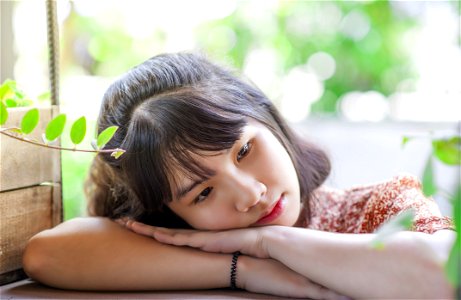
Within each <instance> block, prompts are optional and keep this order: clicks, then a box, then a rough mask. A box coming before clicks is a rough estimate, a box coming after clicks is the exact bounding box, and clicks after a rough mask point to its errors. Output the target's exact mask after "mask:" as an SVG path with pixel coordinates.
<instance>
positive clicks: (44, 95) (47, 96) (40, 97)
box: [37, 91, 51, 101]
mask: <svg viewBox="0 0 461 300" xmlns="http://www.w3.org/2000/svg"><path fill="white" fill-rule="evenodd" d="M50 98H51V93H50V92H49V91H48V92H44V93H42V94H40V95H38V97H37V99H38V100H39V101H46V100H49V99H50Z"/></svg>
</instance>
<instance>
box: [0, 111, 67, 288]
mask: <svg viewBox="0 0 461 300" xmlns="http://www.w3.org/2000/svg"><path fill="white" fill-rule="evenodd" d="M29 109H30V108H14V109H9V110H8V112H9V117H8V121H7V123H6V124H5V125H3V126H2V127H19V124H20V121H21V119H22V116H23V115H24V114H25V112H26V111H27V110H29ZM57 111H58V110H57V108H56V107H50V108H41V109H40V123H39V125H38V128H36V129H35V130H34V133H32V134H31V135H30V136H28V137H30V138H33V139H36V140H40V139H41V136H40V135H41V133H43V132H45V126H46V124H47V123H48V122H49V121H50V120H51V119H52V118H53V117H55V116H56V115H57ZM61 198H62V193H61V158H60V151H59V150H53V149H49V148H43V147H39V146H35V145H31V144H28V143H25V142H21V141H18V140H15V139H12V138H10V137H7V136H4V135H1V134H0V285H2V284H6V283H9V282H13V281H16V280H19V279H22V278H23V277H24V272H23V271H22V254H23V251H24V248H25V245H26V243H27V241H28V240H29V239H30V238H31V237H32V236H33V235H35V234H36V233H38V232H40V231H42V230H45V229H48V228H51V227H53V226H55V225H57V224H59V223H60V222H61V221H62V215H63V214H62V205H61Z"/></svg>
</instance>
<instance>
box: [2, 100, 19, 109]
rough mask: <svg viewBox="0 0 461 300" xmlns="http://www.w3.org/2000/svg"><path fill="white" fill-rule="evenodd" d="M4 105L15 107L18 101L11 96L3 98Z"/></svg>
mask: <svg viewBox="0 0 461 300" xmlns="http://www.w3.org/2000/svg"><path fill="white" fill-rule="evenodd" d="M5 104H6V107H17V106H18V102H17V101H16V100H14V99H12V98H8V99H6V100H5Z"/></svg>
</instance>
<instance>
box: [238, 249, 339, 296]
mask: <svg viewBox="0 0 461 300" xmlns="http://www.w3.org/2000/svg"><path fill="white" fill-rule="evenodd" d="M237 287H239V288H242V289H245V290H247V291H249V292H254V293H263V294H271V295H277V296H281V297H289V298H304V299H306V298H309V299H343V300H344V299H348V298H347V297H341V296H340V295H339V294H337V293H335V292H333V291H331V290H329V289H327V288H325V287H323V286H321V285H318V284H316V283H314V282H312V281H310V280H309V279H307V278H306V277H304V276H302V275H300V274H298V273H296V272H295V271H293V270H291V269H290V268H288V267H287V266H285V265H284V264H282V263H281V262H279V261H276V260H273V259H260V258H253V257H249V256H243V255H242V256H240V257H239V259H238V263H237Z"/></svg>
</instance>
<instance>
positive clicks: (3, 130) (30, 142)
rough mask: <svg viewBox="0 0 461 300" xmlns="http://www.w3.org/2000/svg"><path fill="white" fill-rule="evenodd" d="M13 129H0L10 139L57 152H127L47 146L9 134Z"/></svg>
mask: <svg viewBox="0 0 461 300" xmlns="http://www.w3.org/2000/svg"><path fill="white" fill-rule="evenodd" d="M12 129H16V128H0V133H1V134H4V135H6V136H8V137H10V138H13V139H16V140H19V141H22V142H26V143H29V144H33V145H36V146H40V147H45V148H50V149H55V150H65V151H73V152H90V153H112V152H116V151H123V152H125V150H122V149H118V148H117V149H101V150H87V149H77V148H65V147H60V146H53V145H47V144H43V143H40V142H37V141H33V140H29V139H27V138H24V137H19V136H16V135H14V134H11V133H8V132H7V131H8V130H12Z"/></svg>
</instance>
